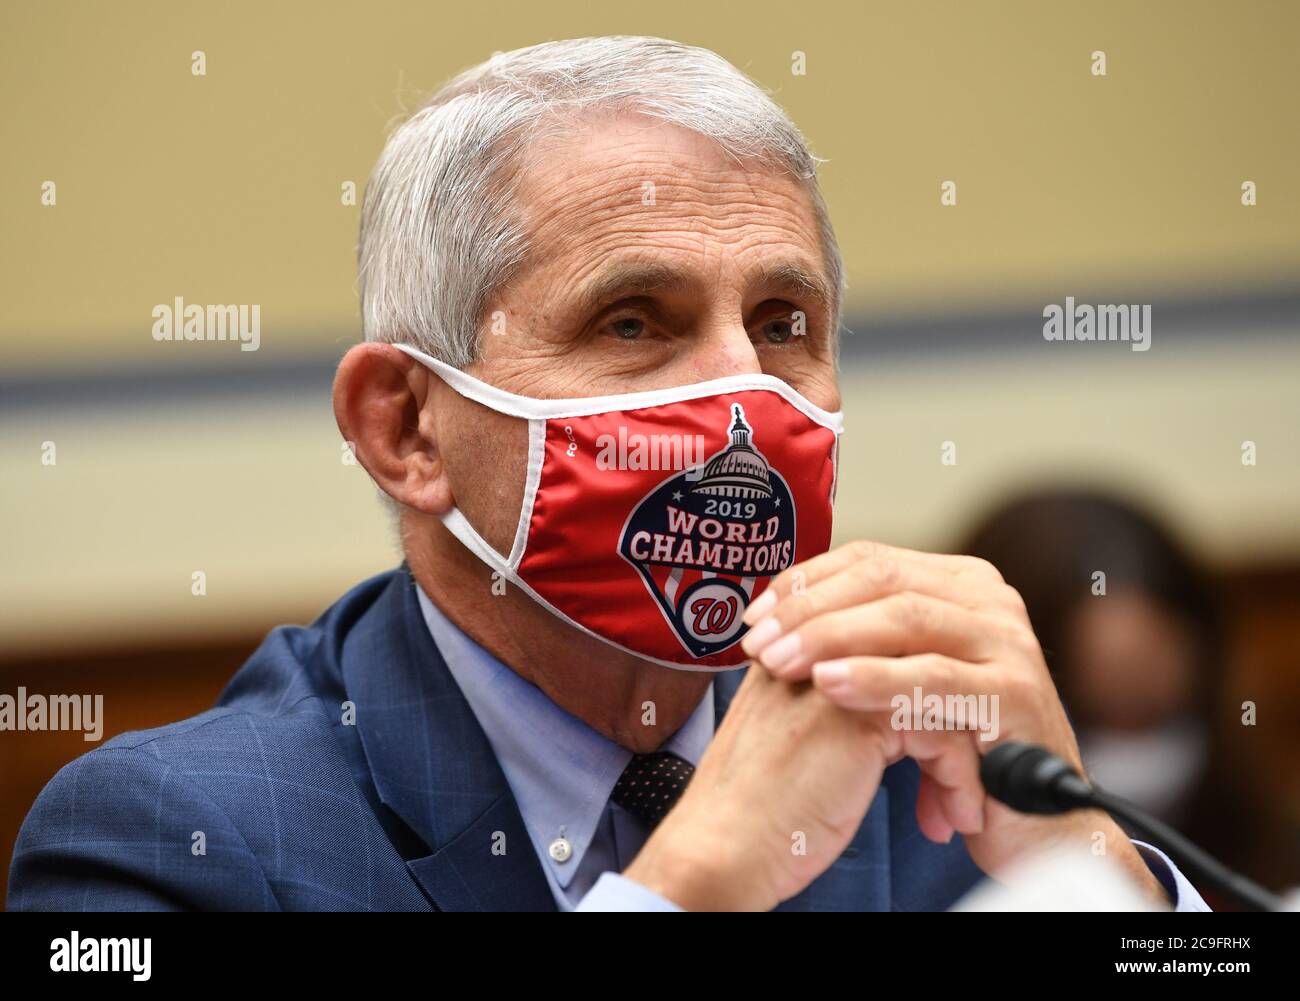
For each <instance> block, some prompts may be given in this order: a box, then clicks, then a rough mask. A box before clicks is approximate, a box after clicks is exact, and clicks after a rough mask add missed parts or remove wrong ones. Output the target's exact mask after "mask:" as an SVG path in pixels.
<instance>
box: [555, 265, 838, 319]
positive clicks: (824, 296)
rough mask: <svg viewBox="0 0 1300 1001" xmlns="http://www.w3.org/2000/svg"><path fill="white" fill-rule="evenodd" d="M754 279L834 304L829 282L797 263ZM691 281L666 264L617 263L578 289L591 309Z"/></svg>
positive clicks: (682, 286) (790, 293)
mask: <svg viewBox="0 0 1300 1001" xmlns="http://www.w3.org/2000/svg"><path fill="white" fill-rule="evenodd" d="M755 280H756V283H757V284H758V285H759V286H760V287H761V288H763V289H765V290H767V291H768V292H770V293H777V294H781V295H786V296H789V297H791V298H797V297H799V296H801V295H809V296H812V298H813V299H815V300H816V301H817V304H818V305H819V306H821V307H822V308H823V309H827V310H829V309H832V308H833V307H834V305H835V297H834V295H833V294H832V292H831V289H830V287H829V286H828V285H827V283H826V281H825V280H824V279H823V278H822V277H821V276H820V275H819V274H817V273H816V272H814V271H810V270H808V269H807V268H805V267H802V266H801V265H798V264H794V263H782V264H776V265H772V266H769V267H765V268H762V269H761V270H760V271H759V272H758V274H757V275H756V278H755ZM691 282H692V279H691V278H690V276H689V275H687V274H685V273H684V272H681V271H678V270H676V269H675V268H671V267H669V266H667V265H664V264H616V265H613V266H611V267H610V268H608V269H607V270H605V271H603V272H601V273H600V274H599V275H597V276H596V277H595V278H594V279H592V281H591V282H589V283H588V284H587V285H586V286H585V287H583V288H582V289H580V290H579V292H578V303H579V306H580V307H581V308H582V309H583V310H584V311H590V310H595V309H599V308H601V307H603V306H606V305H608V304H609V303H611V302H616V301H618V300H619V299H629V298H632V297H634V296H639V295H651V294H653V293H655V292H675V291H681V290H682V289H685V288H687V287H688V286H689V285H690V284H691Z"/></svg>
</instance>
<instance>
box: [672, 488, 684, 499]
mask: <svg viewBox="0 0 1300 1001" xmlns="http://www.w3.org/2000/svg"><path fill="white" fill-rule="evenodd" d="M681 499H682V492H681V491H680V490H674V491H673V500H675V501H679V500H681Z"/></svg>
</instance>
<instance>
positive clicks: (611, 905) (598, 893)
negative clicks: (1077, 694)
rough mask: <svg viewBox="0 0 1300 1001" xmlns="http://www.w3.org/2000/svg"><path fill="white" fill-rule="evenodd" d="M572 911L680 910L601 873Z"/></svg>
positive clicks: (635, 884) (629, 881)
mask: <svg viewBox="0 0 1300 1001" xmlns="http://www.w3.org/2000/svg"><path fill="white" fill-rule="evenodd" d="M574 910H576V911H680V910H681V908H680V907H678V906H677V905H676V904H674V903H673V902H672V901H671V900H668V899H667V898H665V897H661V896H659V894H657V893H655V892H654V891H653V890H650V889H647V888H646V887H644V886H642V885H641V884H640V883H638V882H636V881H635V880H632V879H628V878H627V877H626V876H620V875H619V874H618V873H616V872H602V873H601V874H600V878H599V879H598V880H596V884H595V885H594V886H593V887H592V888H591V889H590V890H588V891H587V893H586V895H585V896H584V897H583V898H582V899H581V900H580V901H578V906H577V907H575V908H574ZM1207 910H1208V908H1207Z"/></svg>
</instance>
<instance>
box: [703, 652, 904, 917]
mask: <svg viewBox="0 0 1300 1001" xmlns="http://www.w3.org/2000/svg"><path fill="white" fill-rule="evenodd" d="M746 670H748V669H746ZM744 677H745V670H737V671H725V672H722V673H720V674H718V675H717V676H715V678H714V679H713V709H714V717H715V720H716V723H717V725H718V726H721V725H722V719H723V717H724V716H725V715H726V712H727V709H728V707H729V706H730V705H731V700H732V698H733V697H734V696H735V694H736V689H737V688H739V687H740V683H741V682H742V681H743V680H744ZM886 774H888V769H886ZM889 866H890V839H889V790H888V788H887V787H886V784H885V782H884V780H883V779H882V780H881V783H880V790H879V791H878V792H877V793H876V798H875V799H874V800H872V802H871V808H870V809H869V810H868V811H867V815H866V817H864V818H863V820H862V824H861V826H860V827H859V828H858V830H857V833H855V834H854V835H853V840H852V841H850V842H849V845H848V847H847V848H845V849H844V852H843V853H842V854H841V855H840V857H839V858H837V859H836V860H835V861H834V862H833V863H832V864H831V866H830V868H829V869H827V870H826V871H825V872H824V873H822V874H821V875H820V876H818V877H817V878H816V879H815V880H813V881H812V882H811V883H809V884H808V886H806V887H805V888H804V889H803V891H802V892H800V893H798V894H796V895H795V896H793V897H791V898H790V899H789V900H786V901H783V902H782V903H780V904H778V905H777V906H776V908H775V910H777V911H887V910H889V909H890V904H891V886H890V875H889Z"/></svg>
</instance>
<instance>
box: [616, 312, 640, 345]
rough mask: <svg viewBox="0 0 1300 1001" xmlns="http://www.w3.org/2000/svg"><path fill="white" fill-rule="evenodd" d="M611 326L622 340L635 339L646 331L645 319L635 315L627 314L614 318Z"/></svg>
mask: <svg viewBox="0 0 1300 1001" xmlns="http://www.w3.org/2000/svg"><path fill="white" fill-rule="evenodd" d="M610 327H611V328H612V329H613V331H614V335H615V336H616V337H618V338H619V339H620V340H624V341H634V340H636V339H637V338H638V337H640V336H641V335H642V334H643V333H644V332H645V321H644V320H642V319H639V318H638V317H635V316H625V317H623V318H622V319H619V320H614V321H613V322H612V323H611V324H610Z"/></svg>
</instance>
